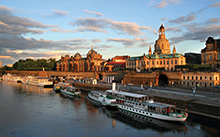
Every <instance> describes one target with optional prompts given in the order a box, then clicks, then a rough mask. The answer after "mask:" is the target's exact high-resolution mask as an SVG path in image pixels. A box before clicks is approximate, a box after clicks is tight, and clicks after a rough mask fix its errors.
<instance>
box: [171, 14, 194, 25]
mask: <svg viewBox="0 0 220 137" xmlns="http://www.w3.org/2000/svg"><path fill="white" fill-rule="evenodd" d="M195 19H196V15H195V14H194V13H190V14H188V15H186V16H180V17H178V18H176V19H174V20H170V21H169V23H177V24H181V23H186V22H191V21H194V20H195Z"/></svg>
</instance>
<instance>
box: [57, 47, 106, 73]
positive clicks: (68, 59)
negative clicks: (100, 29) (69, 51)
mask: <svg viewBox="0 0 220 137" xmlns="http://www.w3.org/2000/svg"><path fill="white" fill-rule="evenodd" d="M102 63H103V60H102V55H100V53H98V52H97V51H95V50H94V49H93V47H91V50H89V52H88V53H87V56H86V58H82V56H81V55H80V53H78V52H77V53H76V54H75V55H74V56H69V55H65V56H61V59H60V60H59V61H57V65H56V68H57V71H73V72H84V71H102Z"/></svg>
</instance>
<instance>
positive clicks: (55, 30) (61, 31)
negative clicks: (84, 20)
mask: <svg viewBox="0 0 220 137" xmlns="http://www.w3.org/2000/svg"><path fill="white" fill-rule="evenodd" d="M51 31H53V32H60V33H72V32H75V31H74V30H67V29H58V28H53V29H51Z"/></svg>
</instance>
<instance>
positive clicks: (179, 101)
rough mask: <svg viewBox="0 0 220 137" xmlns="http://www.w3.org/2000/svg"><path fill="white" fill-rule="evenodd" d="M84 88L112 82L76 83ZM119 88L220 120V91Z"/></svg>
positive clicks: (121, 86)
mask: <svg viewBox="0 0 220 137" xmlns="http://www.w3.org/2000/svg"><path fill="white" fill-rule="evenodd" d="M74 85H75V86H77V87H80V88H81V89H82V90H86V91H90V90H91V89H92V90H106V89H111V85H110V84H104V83H99V84H97V85H91V84H83V83H74ZM117 89H120V90H122V91H126V92H133V93H139V94H146V95H148V96H151V97H153V98H154V101H157V102H163V103H168V104H175V105H176V106H177V108H178V109H179V110H185V108H187V112H188V113H191V114H195V115H200V116H205V117H209V118H214V119H218V120H220V93H213V92H204V91H196V94H195V96H194V95H193V92H192V90H187V89H180V88H174V87H153V88H152V90H150V89H141V87H138V86H123V85H117Z"/></svg>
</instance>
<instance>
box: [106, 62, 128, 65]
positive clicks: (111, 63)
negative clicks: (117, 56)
mask: <svg viewBox="0 0 220 137" xmlns="http://www.w3.org/2000/svg"><path fill="white" fill-rule="evenodd" d="M114 64H122V65H123V64H125V62H107V65H114Z"/></svg>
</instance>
